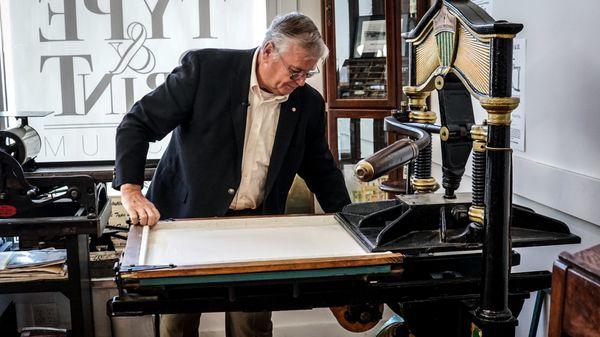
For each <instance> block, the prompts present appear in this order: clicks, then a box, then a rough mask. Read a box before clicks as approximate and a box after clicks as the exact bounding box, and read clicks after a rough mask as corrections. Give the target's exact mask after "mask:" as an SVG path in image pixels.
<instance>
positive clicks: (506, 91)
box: [476, 38, 519, 337]
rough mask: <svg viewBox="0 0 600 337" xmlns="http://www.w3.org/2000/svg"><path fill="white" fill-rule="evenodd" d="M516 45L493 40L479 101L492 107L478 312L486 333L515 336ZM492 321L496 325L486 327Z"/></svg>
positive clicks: (489, 120) (507, 41) (488, 120)
mask: <svg viewBox="0 0 600 337" xmlns="http://www.w3.org/2000/svg"><path fill="white" fill-rule="evenodd" d="M512 46H513V41H512V38H495V39H493V42H492V50H491V55H492V71H491V73H492V77H491V83H490V97H485V98H482V99H481V100H480V102H481V106H482V107H483V108H484V109H486V110H487V112H488V119H487V123H488V141H487V148H486V150H487V151H486V152H487V155H486V158H487V159H486V178H485V197H484V198H485V229H484V231H485V239H484V240H485V242H484V245H483V256H484V261H483V288H482V294H481V302H480V307H479V308H478V309H477V311H476V317H477V318H478V319H479V320H480V324H481V328H482V329H483V335H484V336H486V337H487V336H508V335H514V326H515V325H516V319H515V317H513V315H512V313H511V312H510V310H509V309H508V277H509V274H510V261H509V258H510V249H511V245H510V212H511V207H512V205H511V195H512V186H511V179H510V177H511V170H512V168H511V165H512V162H511V158H512V152H511V149H510V115H511V112H512V111H513V110H514V109H515V108H516V107H517V106H518V104H519V99H518V98H514V97H511V95H512V91H511V90H512V87H511V84H512ZM490 323H491V324H492V325H491V326H488V324H490ZM502 323H504V324H502Z"/></svg>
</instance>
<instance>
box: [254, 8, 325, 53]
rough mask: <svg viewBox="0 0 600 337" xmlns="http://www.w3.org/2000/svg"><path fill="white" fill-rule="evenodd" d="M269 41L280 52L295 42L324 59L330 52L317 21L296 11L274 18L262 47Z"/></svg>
mask: <svg viewBox="0 0 600 337" xmlns="http://www.w3.org/2000/svg"><path fill="white" fill-rule="evenodd" d="M269 42H273V44H274V46H275V47H276V48H277V50H278V51H279V52H284V51H286V50H287V48H288V47H289V46H290V44H295V45H297V46H299V47H301V48H302V49H304V50H306V51H307V52H308V53H309V54H310V55H313V56H315V58H318V59H324V58H325V57H327V54H329V49H328V48H327V46H326V45H325V42H323V38H322V37H321V33H319V30H318V29H317V26H316V25H315V23H314V22H313V21H312V20H311V19H310V18H309V17H308V16H306V15H304V14H300V13H296V12H293V13H288V14H285V15H281V16H278V17H276V18H275V19H273V22H271V26H270V27H269V29H268V30H267V33H266V34H265V39H264V41H263V43H262V46H261V48H264V47H265V46H266V45H267V44H268V43H269Z"/></svg>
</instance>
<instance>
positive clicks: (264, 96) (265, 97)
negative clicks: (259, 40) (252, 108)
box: [250, 47, 290, 103]
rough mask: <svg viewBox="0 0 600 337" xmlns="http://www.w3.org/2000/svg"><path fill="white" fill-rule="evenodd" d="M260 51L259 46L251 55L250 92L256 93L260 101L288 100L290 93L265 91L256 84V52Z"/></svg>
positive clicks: (280, 101) (278, 101)
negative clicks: (279, 93)
mask: <svg viewBox="0 0 600 337" xmlns="http://www.w3.org/2000/svg"><path fill="white" fill-rule="evenodd" d="M259 53H260V47H259V48H256V51H254V56H253V57H252V71H251V73H250V92H251V93H252V94H254V95H256V96H257V97H258V98H259V99H260V101H261V103H262V102H271V101H275V102H277V103H283V102H285V101H287V100H288V98H289V96H290V95H277V94H272V93H270V92H267V91H265V90H263V89H261V88H260V86H259V85H258V78H257V77H256V66H257V65H258V54H259Z"/></svg>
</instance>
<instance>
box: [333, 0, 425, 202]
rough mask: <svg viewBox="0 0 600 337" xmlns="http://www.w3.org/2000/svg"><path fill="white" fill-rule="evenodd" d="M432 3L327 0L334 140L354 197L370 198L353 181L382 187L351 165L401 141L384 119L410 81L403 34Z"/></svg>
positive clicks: (396, 180)
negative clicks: (356, 172)
mask: <svg viewBox="0 0 600 337" xmlns="http://www.w3.org/2000/svg"><path fill="white" fill-rule="evenodd" d="M427 3H428V2H427V1H426V0H360V1H359V0H323V8H324V16H323V17H324V32H325V43H326V44H327V46H328V47H329V50H330V53H329V57H328V58H327V63H326V65H325V81H326V86H325V97H326V100H327V110H328V130H327V131H328V138H329V144H330V147H331V151H332V153H333V155H334V157H335V158H336V160H337V161H338V163H339V164H340V167H341V168H342V170H343V171H344V175H345V177H346V182H347V184H348V185H349V189H350V194H351V197H352V199H353V201H367V200H366V199H365V198H363V197H362V196H360V193H354V191H353V190H352V186H350V185H355V186H357V187H359V188H363V189H366V192H367V193H369V194H370V195H372V194H373V193H376V192H374V190H375V189H376V190H378V188H377V187H375V188H373V186H366V187H365V184H364V183H359V182H358V181H356V180H354V179H353V177H352V169H351V168H352V167H353V166H354V164H355V163H357V162H358V161H359V160H360V159H362V158H364V157H365V156H368V155H370V154H372V153H374V152H375V151H377V150H379V149H381V148H383V147H385V146H386V144H387V143H389V142H391V141H394V140H395V139H394V138H393V137H391V136H390V137H388V136H386V135H384V132H383V118H385V117H387V116H389V115H390V114H391V112H392V111H393V110H395V109H399V108H400V105H401V101H402V97H403V94H402V85H403V83H406V80H407V79H408V76H407V74H406V71H407V69H408V55H407V53H406V44H405V43H404V42H403V40H402V38H401V33H402V32H404V31H407V30H410V29H412V28H413V27H414V26H415V25H416V23H417V22H418V19H419V18H420V17H421V16H423V14H424V13H425V10H426V8H427ZM388 178H389V180H390V181H393V182H394V184H396V185H397V186H402V185H403V184H404V183H403V182H402V177H401V174H400V172H399V171H395V172H392V173H391V174H390V175H389V177H388ZM384 179H385V178H384ZM354 195H356V196H357V197H356V198H355V197H354ZM382 195H383V196H385V194H378V196H377V197H376V198H375V199H377V198H379V196H382ZM368 198H369V199H371V200H372V199H374V198H372V197H371V196H369V197H368Z"/></svg>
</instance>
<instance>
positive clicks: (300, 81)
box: [294, 75, 306, 87]
mask: <svg viewBox="0 0 600 337" xmlns="http://www.w3.org/2000/svg"><path fill="white" fill-rule="evenodd" d="M294 82H296V84H298V85H299V86H301V87H302V86H304V84H305V83H306V76H305V75H302V76H300V77H298V78H297V79H295V80H294Z"/></svg>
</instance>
